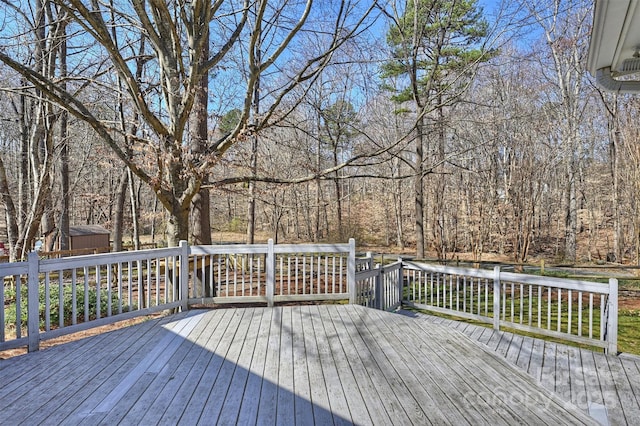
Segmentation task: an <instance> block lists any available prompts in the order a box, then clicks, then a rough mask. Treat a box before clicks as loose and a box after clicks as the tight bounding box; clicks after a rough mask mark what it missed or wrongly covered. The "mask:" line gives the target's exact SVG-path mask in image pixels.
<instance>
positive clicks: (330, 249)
mask: <svg viewBox="0 0 640 426" xmlns="http://www.w3.org/2000/svg"><path fill="white" fill-rule="evenodd" d="M273 250H274V252H275V253H276V254H282V253H345V254H346V253H349V244H304V245H298V244H278V245H275V246H273Z"/></svg>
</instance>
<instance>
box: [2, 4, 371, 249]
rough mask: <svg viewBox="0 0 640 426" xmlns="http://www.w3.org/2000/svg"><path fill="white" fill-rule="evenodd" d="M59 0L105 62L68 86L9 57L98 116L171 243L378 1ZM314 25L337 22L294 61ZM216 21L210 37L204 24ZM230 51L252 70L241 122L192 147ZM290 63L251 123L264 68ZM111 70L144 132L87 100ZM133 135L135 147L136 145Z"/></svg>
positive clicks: (86, 114)
mask: <svg viewBox="0 0 640 426" xmlns="http://www.w3.org/2000/svg"><path fill="white" fill-rule="evenodd" d="M51 1H52V2H53V3H54V4H56V6H57V7H59V8H60V9H61V10H63V11H65V13H66V14H67V15H68V17H69V19H70V33H71V34H73V35H74V36H73V37H71V38H70V39H69V43H72V42H75V43H78V44H79V43H83V44H85V45H89V44H90V45H91V46H92V47H91V49H92V52H101V54H102V55H103V56H102V57H100V58H99V59H100V62H96V63H94V64H92V65H91V66H88V67H85V68H84V69H76V70H75V74H73V75H70V76H69V77H70V78H71V79H72V80H73V81H74V85H73V87H67V89H65V88H64V87H62V86H61V85H60V84H59V82H58V81H56V80H55V79H52V78H51V77H50V76H48V75H47V74H45V73H43V72H41V70H40V69H37V68H34V67H30V66H28V65H25V64H24V63H23V62H22V61H20V60H19V58H18V57H17V56H16V55H17V53H16V51H15V50H13V49H5V50H3V52H1V53H0V61H2V62H4V63H5V64H6V65H7V66H9V67H11V68H12V69H13V70H14V71H16V72H17V73H19V74H20V75H22V76H23V77H24V78H25V79H26V80H28V81H29V82H30V83H32V84H33V85H34V86H35V87H36V88H37V89H38V90H40V91H41V92H42V93H43V94H44V95H46V96H47V97H48V98H49V99H50V100H51V101H53V102H55V103H57V104H59V105H60V106H62V107H63V108H65V109H66V110H67V111H69V113H70V114H72V115H74V116H75V117H76V118H78V119H80V120H83V121H84V122H86V123H87V124H89V125H90V126H91V127H92V128H93V130H94V131H95V132H96V133H97V134H98V136H99V137H100V139H101V140H102V141H103V142H104V143H105V144H107V145H108V146H109V147H110V148H111V149H112V150H113V152H115V153H116V155H117V156H118V158H119V159H120V160H121V161H122V162H123V163H124V164H126V165H127V167H129V169H130V170H131V171H132V172H133V173H134V174H135V175H136V176H137V177H138V178H139V179H141V180H142V181H143V182H145V183H146V184H148V185H149V186H150V187H151V188H152V189H153V191H154V192H155V194H156V196H157V197H158V199H159V201H160V202H161V203H162V205H163V206H164V208H165V209H166V210H167V211H168V213H169V232H168V239H169V243H170V244H176V243H177V241H178V240H180V239H187V238H188V236H189V233H188V227H189V210H190V206H191V201H192V199H193V197H194V196H195V195H196V194H197V193H198V192H199V190H200V189H201V186H202V182H203V179H204V177H205V176H206V175H207V173H208V171H209V169H210V168H211V167H212V165H214V164H215V163H216V162H218V161H220V158H222V156H224V154H225V153H226V152H227V151H228V150H229V148H230V147H231V146H233V145H234V144H236V143H237V142H239V141H243V140H245V139H246V138H247V137H250V136H251V135H252V134H254V133H255V132H257V131H259V130H260V129H262V128H265V127H267V126H268V125H269V124H270V123H272V122H273V120H275V119H277V117H276V115H278V116H281V115H282V114H285V115H286V111H284V112H282V110H281V108H280V106H281V104H282V103H283V100H284V99H286V98H287V97H288V96H289V95H290V94H291V93H292V90H293V89H294V88H296V87H297V86H298V85H300V84H301V82H304V81H311V80H313V79H314V77H315V76H317V75H318V73H320V72H321V71H322V69H323V68H324V67H325V66H326V64H327V63H329V61H330V60H331V55H332V53H333V52H335V51H336V50H337V49H339V48H340V46H341V45H342V44H343V43H344V42H345V41H346V40H348V39H349V38H351V37H353V36H354V35H355V34H356V33H357V31H358V30H359V28H360V25H361V24H362V22H364V20H365V19H367V16H368V13H369V12H370V10H371V9H372V8H373V5H365V6H364V7H363V6H361V5H359V4H358V3H355V2H349V1H346V0H345V1H344V2H342V3H341V4H340V5H339V7H338V8H332V9H326V8H325V9H323V10H322V11H320V12H321V13H316V10H315V9H314V7H313V2H312V1H310V0H309V1H308V2H306V3H305V4H304V5H300V4H299V2H293V1H291V2H289V1H285V2H279V3H277V4H276V3H272V2H270V1H268V0H262V1H258V2H257V3H256V6H255V8H253V7H250V2H249V1H248V0H245V1H244V2H239V1H238V2H236V1H233V2H226V1H222V0H216V1H214V2H208V1H204V0H194V1H191V2H178V3H175V4H173V3H166V2H150V3H145V2H137V1H136V2H133V3H132V4H131V5H122V4H118V3H115V2H113V3H112V4H104V3H100V2H97V1H92V2H91V3H90V4H87V2H84V1H81V0H51ZM252 11H255V16H252V20H253V21H254V22H255V23H256V25H254V27H253V28H248V27H246V25H245V24H246V22H247V20H248V18H249V15H250V13H253V12H252ZM111 17H114V19H111ZM313 25H321V26H322V27H323V28H331V30H330V31H329V32H326V31H324V32H323V34H326V35H328V37H326V40H325V41H323V43H322V44H321V48H320V49H319V50H318V51H317V52H316V54H315V56H313V57H312V58H311V59H309V60H306V61H300V62H298V63H295V64H294V63H293V61H291V60H290V57H288V55H290V54H289V53H285V52H288V49H290V48H292V47H293V46H294V45H295V43H296V37H297V36H298V35H299V34H302V33H303V32H304V31H306V30H308V29H311V28H312V26H313ZM207 27H208V28H209V36H208V35H207V32H206V31H203V29H204V28H207ZM265 34H266V35H268V37H269V40H270V44H269V45H268V46H267V45H264V44H263V40H264V39H265V37H264V36H263V35H265ZM143 37H146V38H148V44H146V45H145V49H144V51H142V52H138V51H136V50H135V49H133V46H135V45H139V41H140V40H141V38H143ZM210 37H211V39H212V40H215V42H213V43H212V44H213V45H215V46H216V48H215V49H214V50H213V51H211V52H210V53H209V56H208V57H207V58H206V59H204V60H203V57H202V55H203V52H205V50H203V48H202V47H203V44H205V43H208V42H209V40H210ZM272 40H276V42H271V41H272ZM267 47H269V48H267ZM256 51H262V52H263V54H264V59H263V60H262V61H258V58H256V56H255V54H254V53H255V52H256ZM231 54H246V56H245V59H246V63H247V70H248V74H247V75H246V76H244V79H245V80H244V81H245V90H244V95H243V98H244V99H242V100H241V103H242V108H241V111H242V114H241V116H240V120H239V121H238V123H237V125H236V126H235V128H234V129H233V130H232V131H231V132H230V133H228V134H225V135H223V136H222V137H220V138H219V139H217V140H215V141H211V142H209V143H208V145H207V147H206V149H204V150H203V152H201V153H197V152H193V151H190V150H186V149H184V146H185V145H184V143H185V139H186V138H187V136H188V132H187V123H188V121H189V118H190V116H191V113H192V111H193V108H194V102H195V98H196V93H197V87H198V85H199V84H201V81H202V79H203V77H204V76H206V75H209V76H210V77H211V76H212V73H214V74H215V72H217V73H219V74H218V78H219V79H224V78H228V77H226V76H225V75H224V74H225V73H229V72H231V70H225V69H222V68H218V67H220V66H221V65H223V64H224V60H225V59H226V58H227V57H228V56H229V55H231ZM140 60H143V61H144V63H145V75H144V79H143V80H142V81H141V80H140V79H137V78H136V76H135V75H134V71H133V70H135V66H133V65H132V64H135V61H140ZM284 62H287V63H288V64H289V65H291V66H290V67H288V68H287V69H286V72H283V73H281V75H282V76H283V78H281V79H280V80H279V81H280V83H281V84H280V85H279V86H277V87H275V86H274V90H273V91H272V92H271V93H270V99H271V102H270V105H269V106H268V108H266V109H265V112H264V114H263V115H262V116H261V117H260V119H259V120H258V121H257V122H255V123H254V122H249V120H248V119H249V116H250V109H251V104H252V101H253V98H254V88H255V85H256V82H257V81H258V79H259V77H260V76H262V75H264V74H265V73H270V72H272V71H275V70H278V69H283V67H282V65H283V63H284ZM293 65H295V66H293ZM214 70H215V72H214ZM110 72H115V73H116V74H117V75H118V76H119V78H120V79H121V81H122V82H123V84H124V92H125V94H126V99H127V107H128V108H129V109H130V110H131V111H134V112H135V114H137V115H139V116H140V119H141V120H142V122H143V123H144V127H143V128H137V129H136V132H135V133H129V132H128V131H126V132H125V131H123V130H122V129H118V128H117V127H114V126H113V125H112V124H111V123H110V121H109V120H107V119H104V118H103V115H102V112H101V109H100V108H98V107H92V106H90V105H89V104H87V103H86V102H85V97H86V96H87V94H88V89H89V88H92V90H96V91H98V92H100V91H104V89H103V88H106V87H108V86H109V85H110V83H109V79H108V76H109V73H110ZM211 82H212V81H211V80H210V84H211ZM111 88H113V86H111ZM278 111H280V112H279V114H276V112H278ZM127 141H131V142H133V144H134V145H133V146H131V145H127V144H126V142H127ZM149 157H151V158H153V159H154V160H155V164H154V165H153V168H151V169H149V168H147V167H146V166H145V164H144V163H143V162H142V161H141V159H142V158H149Z"/></svg>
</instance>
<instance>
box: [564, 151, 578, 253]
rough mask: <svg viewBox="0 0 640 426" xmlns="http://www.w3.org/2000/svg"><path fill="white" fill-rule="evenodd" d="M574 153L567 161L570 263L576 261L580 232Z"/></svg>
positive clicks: (568, 248)
mask: <svg viewBox="0 0 640 426" xmlns="http://www.w3.org/2000/svg"><path fill="white" fill-rule="evenodd" d="M574 155H575V154H574V153H573V151H570V153H569V159H568V161H567V189H566V194H565V203H566V206H565V208H566V210H565V222H564V225H565V233H564V237H565V240H564V258H565V259H566V260H567V261H569V262H572V263H573V262H575V261H576V245H577V244H576V234H577V231H578V210H577V209H578V204H577V199H576V171H575V159H574Z"/></svg>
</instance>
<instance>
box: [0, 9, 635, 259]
mask: <svg viewBox="0 0 640 426" xmlns="http://www.w3.org/2000/svg"><path fill="white" fill-rule="evenodd" d="M592 9H593V1H592V0H505V1H504V2H503V3H499V2H480V1H477V0H387V1H384V0H380V1H374V0H329V1H322V2H320V1H315V2H313V1H311V0H306V1H303V0H278V1H274V0H91V1H82V0H0V23H1V27H0V39H1V40H0V90H1V91H2V97H0V111H1V112H0V196H1V203H2V207H3V210H4V215H3V216H4V218H5V223H4V224H3V225H4V227H3V228H2V229H1V230H0V241H3V242H5V244H6V246H7V248H8V249H9V251H10V258H11V259H12V260H16V259H20V258H23V257H24V256H25V253H26V252H27V251H29V250H31V249H32V248H33V246H34V244H35V241H36V240H38V239H41V238H42V237H43V236H45V235H54V236H55V238H52V239H49V240H47V241H55V240H57V241H59V249H60V250H65V249H67V248H68V235H69V226H72V225H82V224H99V225H103V226H104V227H106V228H107V229H109V230H110V231H111V239H112V241H113V242H112V249H113V250H122V248H123V243H124V242H128V241H131V242H133V245H134V246H135V247H139V245H140V241H141V240H143V239H144V240H145V241H153V242H155V243H157V244H158V245H175V244H177V242H178V241H179V240H181V239H188V240H189V241H191V242H192V243H195V244H210V243H212V235H213V236H214V237H213V238H214V241H215V235H216V233H222V232H227V231H228V232H236V233H238V234H239V235H244V237H243V238H242V241H241V242H249V243H252V242H254V241H259V240H262V239H264V238H273V239H274V240H275V241H276V242H286V241H305V242H319V241H329V242H344V241H346V240H347V239H348V238H350V237H354V238H355V239H356V241H357V244H358V246H363V245H367V244H368V245H375V246H384V247H389V249H390V250H397V251H404V252H407V253H413V254H414V255H417V256H418V257H425V256H427V255H431V256H436V257H438V258H441V259H448V258H449V259H450V258H453V257H455V256H457V255H458V254H460V253H464V254H466V255H468V256H470V257H471V258H472V259H473V260H475V261H479V260H482V259H483V256H484V257H486V256H487V255H489V254H499V255H506V256H508V257H509V258H511V259H512V260H513V261H514V262H526V261H528V260H530V259H531V258H546V259H553V260H557V261H566V262H596V261H599V262H618V263H639V262H640V176H639V175H640V140H639V135H638V131H639V127H638V120H639V117H638V116H639V115H640V99H638V98H637V97H634V96H632V95H616V94H610V93H605V92H602V91H600V90H599V89H598V88H597V87H596V86H595V84H594V83H593V78H592V76H591V75H589V73H588V72H587V71H586V60H587V53H588V49H589V35H590V31H591V20H592V14H593V10H592ZM48 248H49V249H51V248H52V247H48Z"/></svg>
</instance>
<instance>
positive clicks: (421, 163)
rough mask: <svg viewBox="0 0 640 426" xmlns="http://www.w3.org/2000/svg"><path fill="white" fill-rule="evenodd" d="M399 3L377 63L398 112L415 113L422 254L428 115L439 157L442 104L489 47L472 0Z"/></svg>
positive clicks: (450, 100) (451, 99)
mask: <svg viewBox="0 0 640 426" xmlns="http://www.w3.org/2000/svg"><path fill="white" fill-rule="evenodd" d="M403 4H404V7H403V8H395V7H394V8H393V10H392V12H390V13H388V16H390V17H391V19H392V23H391V26H390V28H389V31H388V33H387V43H388V45H389V47H390V49H391V58H390V59H389V60H388V61H387V62H386V63H384V64H383V66H382V77H383V78H386V79H387V81H392V82H393V84H387V85H386V87H385V88H386V89H387V90H389V91H390V92H391V93H392V99H393V100H394V101H395V102H397V103H398V104H399V109H398V111H399V112H402V113H411V114H413V116H414V118H415V122H414V125H413V127H412V129H411V132H412V133H413V135H412V137H413V140H414V153H413V157H414V158H413V162H412V167H413V172H414V176H415V177H414V202H415V228H416V255H417V256H418V257H419V258H422V257H424V253H425V232H424V223H425V212H424V177H425V175H426V174H428V173H431V172H432V171H433V170H430V169H427V168H426V167H425V160H427V159H425V155H424V147H425V142H426V139H427V133H428V132H427V129H426V123H427V117H428V116H430V115H433V116H434V117H433V120H432V121H433V122H435V123H436V126H437V127H436V128H438V129H439V131H436V132H434V134H435V135H437V137H438V145H437V146H438V149H437V151H436V157H437V158H431V159H430V162H431V164H436V165H437V164H442V163H443V162H444V157H445V150H444V142H445V138H446V135H445V133H444V128H443V123H442V122H443V120H444V108H445V107H447V106H450V105H452V104H454V103H455V102H458V101H459V100H460V99H461V96H462V95H463V94H464V92H465V91H466V90H467V88H468V87H469V84H470V82H471V80H472V78H473V76H474V75H475V72H476V70H477V66H478V64H480V63H481V62H484V61H487V60H488V59H489V58H490V57H491V56H492V55H493V52H492V51H490V50H489V49H487V48H486V47H485V45H484V43H483V41H484V40H485V39H486V37H487V29H488V24H487V22H486V20H484V19H483V18H482V10H481V9H480V8H479V7H478V5H477V1H476V0H408V1H406V2H404V3H403Z"/></svg>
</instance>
